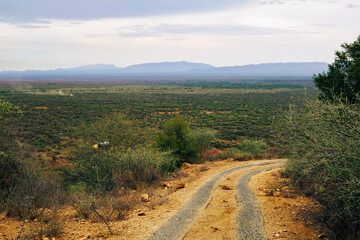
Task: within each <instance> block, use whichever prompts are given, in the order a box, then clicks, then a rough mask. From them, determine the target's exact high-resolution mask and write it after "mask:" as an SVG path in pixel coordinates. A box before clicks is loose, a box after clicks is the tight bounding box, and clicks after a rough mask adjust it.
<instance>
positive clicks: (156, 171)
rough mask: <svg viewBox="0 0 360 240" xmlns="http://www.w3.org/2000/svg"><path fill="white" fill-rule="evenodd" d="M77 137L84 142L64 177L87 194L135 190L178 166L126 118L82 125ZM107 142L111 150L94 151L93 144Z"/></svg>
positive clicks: (76, 148) (70, 157)
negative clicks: (82, 188)
mask: <svg viewBox="0 0 360 240" xmlns="http://www.w3.org/2000/svg"><path fill="white" fill-rule="evenodd" d="M97 133H98V135H96V134H97ZM78 136H79V137H81V138H80V140H79V141H78V143H77V145H76V146H75V147H74V148H73V150H72V151H71V152H70V154H69V159H70V161H71V162H72V163H73V166H72V168H70V169H64V174H65V176H66V179H67V182H68V184H69V185H70V186H74V185H75V186H77V187H78V186H79V183H80V185H83V186H85V188H86V190H87V191H88V192H98V193H102V194H104V193H106V192H109V191H112V190H114V189H118V188H120V187H123V186H124V187H127V188H132V189H136V188H139V187H140V186H142V185H143V184H148V183H151V182H152V181H154V180H156V179H158V178H159V176H161V175H162V174H165V173H167V172H170V171H174V169H175V166H176V161H175V159H174V158H173V157H172V156H171V155H170V154H169V152H160V151H159V150H157V149H156V148H154V147H153V146H152V145H151V135H149V134H147V133H146V130H143V129H138V128H137V127H136V124H135V123H134V122H132V121H130V120H128V119H127V118H125V116H123V115H119V114H112V115H110V116H108V117H105V118H104V119H102V120H100V121H98V122H96V123H91V124H89V125H88V126H86V125H83V126H82V127H81V128H80V130H79V132H78ZM104 140H107V141H109V142H110V145H109V146H108V147H102V148H99V149H97V150H95V151H94V150H92V149H91V145H92V144H94V143H96V142H100V141H104ZM70 188H72V189H75V188H74V187H70Z"/></svg>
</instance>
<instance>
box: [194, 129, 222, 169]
mask: <svg viewBox="0 0 360 240" xmlns="http://www.w3.org/2000/svg"><path fill="white" fill-rule="evenodd" d="M215 136H216V131H215V130H213V129H210V128H197V129H194V130H193V131H191V134H190V135H189V137H190V143H192V144H193V145H194V146H196V148H197V150H198V154H199V156H200V160H201V162H204V154H205V151H206V150H208V149H210V147H211V142H212V141H213V140H214V138H215Z"/></svg>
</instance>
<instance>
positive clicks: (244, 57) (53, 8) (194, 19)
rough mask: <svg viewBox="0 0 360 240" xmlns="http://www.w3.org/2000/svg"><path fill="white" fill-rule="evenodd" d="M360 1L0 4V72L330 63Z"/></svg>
mask: <svg viewBox="0 0 360 240" xmlns="http://www.w3.org/2000/svg"><path fill="white" fill-rule="evenodd" d="M359 23H360V0H51V1H50V0H0V71H2V70H25V69H54V68H60V67H61V68H67V67H76V66H81V65H88V64H97V63H104V64H115V65H116V66H119V67H125V66H128V65H132V64H138V63H144V62H163V61H183V60H184V61H190V62H202V63H208V64H212V65H214V66H233V65H244V64H256V63H267V62H304V61H325V62H329V63H330V62H332V61H333V58H334V51H335V50H336V49H338V50H339V49H340V44H341V43H344V42H352V41H354V40H355V39H356V37H357V36H358V35H360V25H359Z"/></svg>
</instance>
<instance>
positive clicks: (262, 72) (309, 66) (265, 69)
mask: <svg viewBox="0 0 360 240" xmlns="http://www.w3.org/2000/svg"><path fill="white" fill-rule="evenodd" d="M327 68H328V64H327V63H324V62H300V63H263V64H253V65H244V66H229V67H214V66H212V65H209V64H204V63H191V62H185V61H182V62H162V63H144V64H138V65H131V66H128V67H125V68H120V67H116V66H115V65H112V64H110V65H106V64H96V65H88V66H81V67H76V68H67V69H62V68H59V69H55V70H45V71H40V70H27V71H3V72H0V79H3V80H4V79H6V80H11V79H52V78H56V79H58V78H80V79H81V78H102V79H106V78H136V77H149V78H151V77H177V78H182V77H186V78H188V77H200V78H208V77H311V76H312V75H313V74H317V73H321V72H323V71H326V70H327Z"/></svg>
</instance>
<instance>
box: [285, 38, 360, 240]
mask: <svg viewBox="0 0 360 240" xmlns="http://www.w3.org/2000/svg"><path fill="white" fill-rule="evenodd" d="M342 47H343V48H344V49H345V51H344V52H336V58H335V62H334V63H333V64H331V65H329V71H328V72H327V73H323V74H319V75H317V76H315V83H316V84H317V86H319V90H320V91H321V92H320V96H319V98H320V99H321V100H323V101H307V104H306V105H305V107H304V106H301V107H299V106H294V107H292V108H291V109H290V110H289V111H288V112H287V114H285V115H284V122H283V125H282V127H281V128H280V129H282V140H283V141H285V142H286V146H287V151H288V156H289V161H288V166H287V174H288V176H290V177H291V178H292V180H293V181H294V183H295V184H296V185H298V186H299V187H300V188H301V189H303V190H304V191H305V192H306V193H307V194H309V195H311V196H313V197H314V198H315V199H317V200H318V201H319V202H320V203H321V204H322V205H323V206H324V208H325V211H324V215H323V216H322V217H323V220H324V222H325V223H327V225H328V226H330V228H331V229H332V230H333V231H334V232H335V233H336V234H337V238H338V239H360V237H359V236H360V181H359V177H360V141H359V140H360V106H359V94H360V88H359V86H360V85H359V84H360V64H359V63H360V58H359V57H360V56H359V51H360V37H359V38H358V39H357V41H355V42H354V43H352V44H343V45H342Z"/></svg>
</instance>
